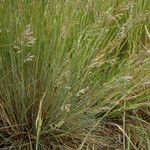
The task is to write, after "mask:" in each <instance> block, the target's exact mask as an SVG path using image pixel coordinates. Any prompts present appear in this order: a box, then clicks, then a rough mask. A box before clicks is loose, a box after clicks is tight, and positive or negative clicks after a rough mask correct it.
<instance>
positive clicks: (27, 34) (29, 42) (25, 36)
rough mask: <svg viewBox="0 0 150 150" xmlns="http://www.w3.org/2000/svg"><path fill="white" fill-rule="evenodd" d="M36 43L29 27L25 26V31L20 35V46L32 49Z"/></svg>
mask: <svg viewBox="0 0 150 150" xmlns="http://www.w3.org/2000/svg"><path fill="white" fill-rule="evenodd" d="M35 43H36V38H35V37H34V36H33V31H32V29H31V25H27V27H26V29H25V30H24V31H23V33H22V34H21V41H20V44H21V45H23V46H27V47H32V46H33V45H34V44H35Z"/></svg>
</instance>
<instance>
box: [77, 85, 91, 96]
mask: <svg viewBox="0 0 150 150" xmlns="http://www.w3.org/2000/svg"><path fill="white" fill-rule="evenodd" d="M88 90H89V87H88V86H87V87H86V88H83V89H81V90H80V91H78V92H77V97H79V96H81V95H83V94H85V93H86V92H87V91H88Z"/></svg>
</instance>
